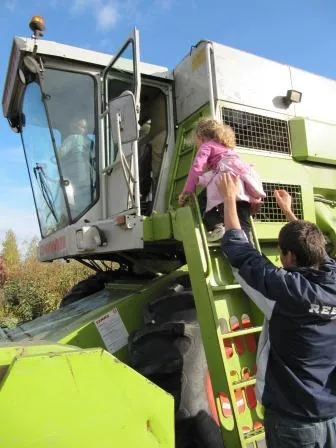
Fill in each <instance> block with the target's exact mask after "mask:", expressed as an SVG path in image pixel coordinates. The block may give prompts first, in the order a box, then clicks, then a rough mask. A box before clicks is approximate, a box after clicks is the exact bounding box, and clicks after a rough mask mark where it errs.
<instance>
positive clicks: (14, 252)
mask: <svg viewBox="0 0 336 448" xmlns="http://www.w3.org/2000/svg"><path fill="white" fill-rule="evenodd" d="M1 255H2V256H3V261H4V265H5V269H10V268H12V267H16V266H18V265H19V264H20V253H19V249H18V245H17V240H16V235H15V233H14V232H13V230H11V229H10V230H8V231H7V233H6V236H5V239H4V240H3V242H2V252H1Z"/></svg>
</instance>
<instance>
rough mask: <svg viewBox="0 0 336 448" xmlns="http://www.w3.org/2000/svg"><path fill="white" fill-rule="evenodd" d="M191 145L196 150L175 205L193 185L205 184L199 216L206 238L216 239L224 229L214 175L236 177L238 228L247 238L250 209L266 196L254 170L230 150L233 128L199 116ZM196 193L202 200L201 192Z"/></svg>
mask: <svg viewBox="0 0 336 448" xmlns="http://www.w3.org/2000/svg"><path fill="white" fill-rule="evenodd" d="M195 144H196V147H197V153H196V156H195V159H194V162H193V164H192V166H191V168H190V170H189V174H188V177H187V180H186V183H185V185H184V188H183V191H182V193H181V194H180V195H179V200H178V203H179V205H184V204H185V203H186V201H187V199H188V196H189V195H190V194H191V193H194V192H195V190H196V185H197V184H200V185H202V186H203V187H206V208H205V213H204V215H203V219H204V223H205V226H206V228H207V231H208V241H209V242H212V241H217V240H219V239H221V238H222V237H223V235H224V232H225V228H224V209H223V200H222V197H221V195H220V193H219V191H218V189H217V181H218V178H219V176H220V174H221V173H222V172H229V173H232V174H233V175H235V176H239V179H240V182H239V190H238V193H237V211H238V217H239V221H240V224H241V227H242V229H243V230H244V231H245V233H246V235H247V237H248V238H249V239H250V230H251V229H250V221H249V218H250V214H251V209H252V210H256V209H257V208H258V206H259V205H260V203H261V201H262V199H263V198H264V197H265V196H266V195H265V192H264V190H263V187H262V183H261V181H260V179H259V176H258V175H257V173H256V172H255V170H254V169H253V168H252V166H251V165H248V164H247V163H245V162H243V160H242V159H241V158H240V157H239V155H238V154H237V153H236V152H235V151H234V147H235V146H236V139H235V134H234V131H233V129H232V128H231V127H230V126H227V125H224V124H222V123H220V122H219V121H217V120H214V119H201V120H199V121H198V123H197V125H196V129H195ZM208 169H209V171H206V170H208ZM200 196H201V199H202V193H201V195H200ZM203 197H204V196H203ZM201 209H202V205H201Z"/></svg>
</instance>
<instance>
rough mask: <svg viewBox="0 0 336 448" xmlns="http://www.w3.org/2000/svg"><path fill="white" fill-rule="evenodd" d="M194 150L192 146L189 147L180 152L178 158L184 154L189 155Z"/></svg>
mask: <svg viewBox="0 0 336 448" xmlns="http://www.w3.org/2000/svg"><path fill="white" fill-rule="evenodd" d="M194 149H195V148H194V147H193V146H191V147H189V148H187V149H185V150H184V151H180V157H181V156H184V155H185V154H189V153H190V152H192V151H194Z"/></svg>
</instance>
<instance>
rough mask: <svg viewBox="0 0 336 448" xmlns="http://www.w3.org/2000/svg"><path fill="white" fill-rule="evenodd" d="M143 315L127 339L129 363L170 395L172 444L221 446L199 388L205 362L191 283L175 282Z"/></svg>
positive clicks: (202, 447)
mask: <svg viewBox="0 0 336 448" xmlns="http://www.w3.org/2000/svg"><path fill="white" fill-rule="evenodd" d="M181 289H182V290H181ZM144 318H145V319H144V320H145V325H144V327H143V328H141V329H139V330H137V331H136V332H134V333H133V334H131V336H130V339H129V352H130V358H131V365H132V366H133V367H134V368H135V369H136V370H137V371H139V372H140V373H141V374H142V375H144V376H146V377H147V378H148V379H150V380H151V381H153V382H154V383H155V384H157V385H158V386H160V387H161V388H162V389H164V390H166V391H167V392H169V393H170V394H172V395H173V397H174V400H175V423H176V427H175V433H176V448H223V447H224V445H223V442H222V438H221V434H220V429H219V427H218V425H217V424H216V423H215V421H214V420H213V418H212V417H211V414H210V410H209V405H208V400H207V396H206V392H205V388H204V380H205V378H206V376H207V374H208V368H207V363H206V358H205V353H204V348H203V343H202V337H201V332H200V327H199V324H198V322H197V316H196V309H195V305H194V300H193V295H192V292H191V289H188V288H186V289H183V287H181V288H179V287H177V285H174V288H170V289H168V291H166V293H164V294H163V296H161V297H159V298H158V299H155V300H154V301H152V302H151V303H150V304H149V305H148V306H147V307H146V309H145V312H144Z"/></svg>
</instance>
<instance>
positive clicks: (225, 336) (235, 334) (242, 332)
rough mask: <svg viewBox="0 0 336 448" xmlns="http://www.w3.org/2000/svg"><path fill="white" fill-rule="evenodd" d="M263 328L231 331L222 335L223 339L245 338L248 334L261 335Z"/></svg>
mask: <svg viewBox="0 0 336 448" xmlns="http://www.w3.org/2000/svg"><path fill="white" fill-rule="evenodd" d="M261 330H262V327H252V328H246V330H238V331H230V333H225V334H223V335H222V338H223V339H230V338H237V337H238V336H245V335H246V334H253V333H260V332H261Z"/></svg>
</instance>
